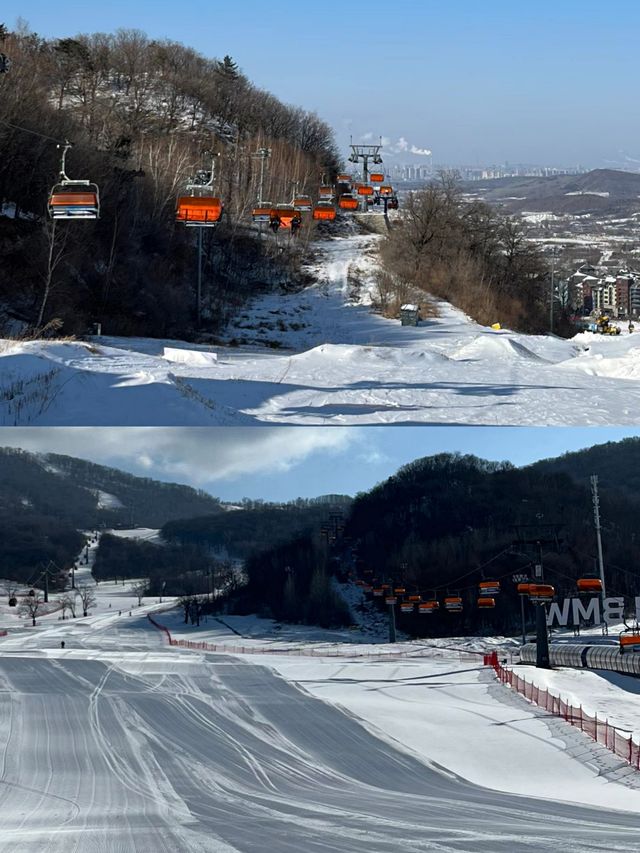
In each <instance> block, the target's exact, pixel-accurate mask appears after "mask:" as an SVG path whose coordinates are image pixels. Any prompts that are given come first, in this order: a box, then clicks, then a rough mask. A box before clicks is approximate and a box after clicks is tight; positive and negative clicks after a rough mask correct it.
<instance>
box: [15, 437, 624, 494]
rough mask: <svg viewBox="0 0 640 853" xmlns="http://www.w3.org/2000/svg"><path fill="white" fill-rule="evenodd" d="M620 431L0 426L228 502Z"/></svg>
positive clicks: (560, 447)
mask: <svg viewBox="0 0 640 853" xmlns="http://www.w3.org/2000/svg"><path fill="white" fill-rule="evenodd" d="M627 436H640V428H638V429H622V428H620V429H614V428H595V427H591V428H584V429H573V428H569V427H564V428H561V427H556V428H554V427H536V428H526V427H357V428H356V427H344V428H340V427H337V428H333V427H319V428H317V429H316V428H306V427H246V428H239V429H230V428H225V427H220V428H204V429H197V428H184V429H176V428H172V429H165V428H160V427H154V428H148V429H143V428H136V427H128V428H126V429H118V428H107V427H105V428H88V427H73V428H62V427H56V428H44V427H27V428H20V427H5V428H0V446H9V445H10V446H13V447H22V448H23V449H25V450H29V451H32V452H41V453H48V452H51V453H64V454H67V455H70V456H79V457H81V458H83V459H90V460H92V461H94V462H99V463H101V464H104V465H112V466H114V467H117V468H122V469H124V470H126V471H130V472H131V473H133V474H136V475H139V476H145V477H152V478H155V479H160V480H166V481H169V482H180V483H188V484H189V485H193V486H196V487H198V488H202V489H205V490H207V491H209V492H211V493H212V494H215V495H217V496H219V497H221V498H222V499H224V500H231V501H233V500H239V499H241V498H243V497H250V498H263V499H265V500H292V499H294V498H296V497H314V496H317V495H322V494H352V495H353V494H356V492H359V491H365V490H367V489H370V488H371V487H372V486H374V485H375V484H376V483H378V482H380V481H382V480H384V479H386V478H387V477H389V476H391V474H393V473H395V471H397V469H398V468H399V467H400V466H401V465H404V464H406V463H407V462H411V461H413V460H414V459H417V458H419V457H422V456H430V455H432V454H434V453H442V452H454V451H459V452H461V453H472V454H474V455H476V456H480V457H482V458H485V459H493V460H498V461H502V460H509V461H511V462H513V463H514V464H516V465H525V464H527V463H530V462H533V461H535V460H537V459H544V458H547V457H551V456H557V455H560V454H561V453H564V452H566V451H569V450H577V449H580V448H583V447H591V446H592V445H594V444H600V443H603V442H606V441H619V440H621V439H622V438H625V437H627Z"/></svg>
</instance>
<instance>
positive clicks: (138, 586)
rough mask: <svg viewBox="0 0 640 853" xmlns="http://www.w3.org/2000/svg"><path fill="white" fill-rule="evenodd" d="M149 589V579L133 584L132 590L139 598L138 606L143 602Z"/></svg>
mask: <svg viewBox="0 0 640 853" xmlns="http://www.w3.org/2000/svg"><path fill="white" fill-rule="evenodd" d="M148 590H149V581H148V580H140V581H137V582H136V583H134V584H132V585H131V592H132V593H133V594H134V595H135V597H136V598H137V599H138V607H140V605H141V604H142V599H143V598H144V597H145V595H146V594H147V592H148Z"/></svg>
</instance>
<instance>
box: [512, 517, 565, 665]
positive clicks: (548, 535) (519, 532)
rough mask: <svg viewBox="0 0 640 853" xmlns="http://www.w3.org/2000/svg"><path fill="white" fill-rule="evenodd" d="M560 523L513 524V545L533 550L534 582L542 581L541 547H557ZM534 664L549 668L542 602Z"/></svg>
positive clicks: (545, 616)
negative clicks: (514, 535)
mask: <svg viewBox="0 0 640 853" xmlns="http://www.w3.org/2000/svg"><path fill="white" fill-rule="evenodd" d="M561 528H562V525H561V524H548V523H545V522H542V521H539V522H538V523H537V524H518V525H514V531H515V534H516V538H515V539H514V540H513V545H514V546H516V547H517V546H520V547H523V546H524V547H525V548H529V549H532V550H533V553H534V557H533V577H534V581H535V583H536V584H543V583H544V568H543V562H542V549H543V547H544V546H545V545H552V546H555V547H556V548H558V547H559V544H560V541H561V540H560V539H559V533H560V530H561ZM535 607H536V666H537V667H538V668H539V669H551V660H550V655H549V631H548V628H547V607H546V604H544V602H538V603H537V604H536V605H535Z"/></svg>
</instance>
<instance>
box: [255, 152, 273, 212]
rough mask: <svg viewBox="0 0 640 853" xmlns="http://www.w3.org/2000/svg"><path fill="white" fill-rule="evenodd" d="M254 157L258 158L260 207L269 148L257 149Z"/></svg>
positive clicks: (269, 153)
mask: <svg viewBox="0 0 640 853" xmlns="http://www.w3.org/2000/svg"><path fill="white" fill-rule="evenodd" d="M254 157H259V158H260V184H259V186H258V207H262V193H263V190H264V170H265V165H266V161H267V160H268V159H269V157H271V149H270V148H258V150H257V151H256V153H255V154H254Z"/></svg>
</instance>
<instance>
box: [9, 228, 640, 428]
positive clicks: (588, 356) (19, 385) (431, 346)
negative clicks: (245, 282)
mask: <svg viewBox="0 0 640 853" xmlns="http://www.w3.org/2000/svg"><path fill="white" fill-rule="evenodd" d="M378 239H379V238H378V237H377V236H374V235H362V234H350V235H347V236H343V237H335V238H333V239H331V240H328V241H325V242H324V243H322V244H319V249H318V251H319V252H320V257H319V258H318V260H317V263H316V269H315V272H316V275H317V276H318V281H317V283H316V284H314V285H312V286H311V287H308V288H306V289H305V290H304V291H302V292H300V293H298V294H280V295H273V294H270V295H267V296H265V297H262V298H260V299H257V300H256V301H255V302H254V303H253V304H252V305H251V306H250V308H249V309H248V310H247V312H246V316H243V317H241V318H239V319H238V321H237V322H236V324H235V326H234V327H233V328H230V329H229V330H228V340H229V341H230V342H231V341H233V342H234V345H230V346H221V347H217V348H215V352H216V354H217V360H216V359H212V358H211V359H210V358H207V359H203V358H202V353H209V352H212V351H213V348H211V347H205V346H194V345H190V344H186V343H184V342H180V341H162V340H152V339H125V338H118V339H115V338H100V339H96V340H95V341H92V342H89V343H87V342H43V341H35V342H28V343H24V342H23V343H18V342H11V341H6V342H5V343H4V344H3V345H2V348H1V349H0V424H4V425H18V424H19V425H27V424H28V425H56V426H58V425H67V426H71V425H73V426H78V425H105V426H111V425H140V426H145V425H164V426H195V425H203V426H207V425H241V424H246V425H250V424H259V423H271V424H291V425H296V424H307V425H318V424H332V425H334V424H335V425H347V424H360V425H364V424H420V423H434V424H502V425H506V424H525V425H538V424H539V425H542V424H556V425H568V424H574V425H581V426H585V425H589V424H593V425H610V424H617V425H623V424H637V423H638V420H639V418H640V382H639V381H638V380H639V379H640V334H637V333H636V334H631V335H629V334H626V333H623V334H622V335H620V336H619V337H617V338H605V337H603V336H593V335H589V334H588V333H582V334H580V335H578V336H576V337H575V338H574V339H572V340H569V341H567V340H561V339H558V338H555V337H545V336H540V337H535V336H531V335H523V334H518V333H515V332H510V331H508V330H498V331H496V330H494V329H490V328H486V327H482V326H479V325H477V324H476V323H474V322H473V321H472V320H470V319H469V318H468V317H467V316H466V315H464V314H463V313H462V312H461V311H458V310H456V309H455V308H453V307H452V306H450V305H448V304H446V303H439V305H438V309H439V316H438V317H435V318H432V319H428V320H425V321H423V322H422V324H421V325H420V326H419V327H416V328H412V327H402V326H400V324H399V322H398V321H397V320H389V319H385V318H384V317H381V316H379V315H377V314H375V313H373V312H372V309H371V307H370V303H371V299H372V295H375V280H374V274H375V269H376V256H375V248H376V241H377V240H378ZM499 320H500V318H499V317H496V321H499ZM256 342H258V343H259V344H261V346H256V345H255V343H256ZM175 350H180V351H181V352H180V357H179V358H177V357H176V353H175ZM203 361H204V363H203Z"/></svg>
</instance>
